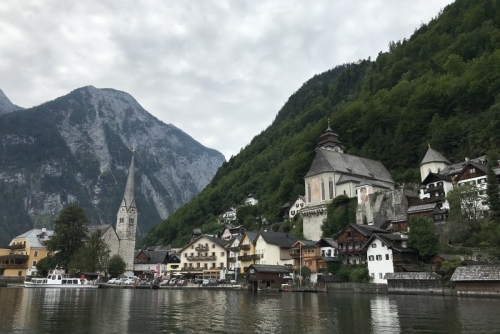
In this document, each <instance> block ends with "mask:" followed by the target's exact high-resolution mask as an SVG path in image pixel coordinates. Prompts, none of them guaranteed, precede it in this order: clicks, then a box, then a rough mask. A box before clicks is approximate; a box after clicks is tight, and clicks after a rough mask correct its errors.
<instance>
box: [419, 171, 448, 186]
mask: <svg viewBox="0 0 500 334" xmlns="http://www.w3.org/2000/svg"><path fill="white" fill-rule="evenodd" d="M438 181H444V182H451V177H450V176H449V175H446V174H441V173H439V174H437V173H432V172H430V173H429V174H427V176H426V177H425V179H424V180H423V181H422V183H421V184H422V185H426V184H429V183H433V182H438Z"/></svg>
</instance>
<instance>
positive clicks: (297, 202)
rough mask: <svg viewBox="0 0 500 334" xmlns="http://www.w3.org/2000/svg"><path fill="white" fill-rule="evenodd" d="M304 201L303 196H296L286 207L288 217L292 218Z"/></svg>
mask: <svg viewBox="0 0 500 334" xmlns="http://www.w3.org/2000/svg"><path fill="white" fill-rule="evenodd" d="M305 203H306V201H305V198H304V196H300V195H299V196H297V198H296V199H295V201H293V203H292V205H290V208H289V209H288V218H289V219H293V218H294V217H295V216H296V215H298V214H299V212H300V210H302V208H303V207H304V205H305Z"/></svg>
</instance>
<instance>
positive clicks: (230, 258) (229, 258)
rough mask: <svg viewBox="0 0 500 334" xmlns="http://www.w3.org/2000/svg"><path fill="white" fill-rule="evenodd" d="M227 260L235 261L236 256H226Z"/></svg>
mask: <svg viewBox="0 0 500 334" xmlns="http://www.w3.org/2000/svg"><path fill="white" fill-rule="evenodd" d="M227 262H236V257H228V258H227Z"/></svg>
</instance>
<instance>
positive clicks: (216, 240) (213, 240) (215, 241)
mask: <svg viewBox="0 0 500 334" xmlns="http://www.w3.org/2000/svg"><path fill="white" fill-rule="evenodd" d="M202 238H207V239H208V240H210V241H212V242H214V243H215V244H217V245H219V246H221V247H222V248H224V247H225V245H226V244H227V240H224V239H219V238H214V237H213V236H211V235H207V234H202V235H200V236H198V237H196V238H194V239H193V240H191V242H189V243H188V244H187V245H186V246H184V247H182V248H181V249H180V250H179V253H180V252H182V251H183V250H185V249H186V248H188V247H189V246H191V245H192V244H194V243H195V242H198V240H200V239H202Z"/></svg>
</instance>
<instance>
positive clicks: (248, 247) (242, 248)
mask: <svg viewBox="0 0 500 334" xmlns="http://www.w3.org/2000/svg"><path fill="white" fill-rule="evenodd" d="M240 250H250V245H240Z"/></svg>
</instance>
